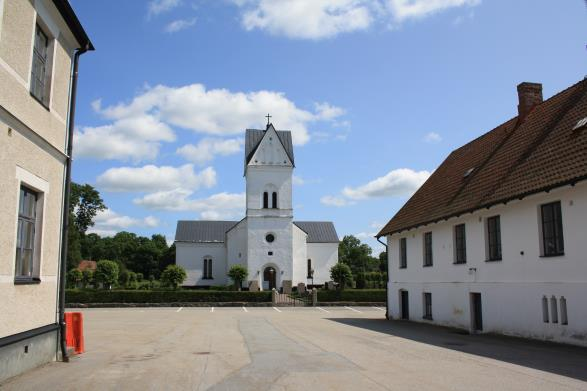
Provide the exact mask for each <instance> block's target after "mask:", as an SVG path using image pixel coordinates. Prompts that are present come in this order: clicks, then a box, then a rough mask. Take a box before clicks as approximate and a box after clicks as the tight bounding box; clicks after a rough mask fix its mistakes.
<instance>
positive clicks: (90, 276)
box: [82, 269, 94, 288]
mask: <svg viewBox="0 0 587 391" xmlns="http://www.w3.org/2000/svg"><path fill="white" fill-rule="evenodd" d="M93 283H94V271H93V270H90V269H86V270H84V271H83V272H82V285H83V287H84V288H87V287H88V286H90V285H92V284H93Z"/></svg>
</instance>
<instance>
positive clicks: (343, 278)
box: [330, 262, 353, 289]
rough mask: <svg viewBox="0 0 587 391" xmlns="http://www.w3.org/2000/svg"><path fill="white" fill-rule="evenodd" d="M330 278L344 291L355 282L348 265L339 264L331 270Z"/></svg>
mask: <svg viewBox="0 0 587 391" xmlns="http://www.w3.org/2000/svg"><path fill="white" fill-rule="evenodd" d="M330 278H332V280H333V281H334V282H336V283H338V287H339V289H344V288H345V286H346V285H347V284H348V283H350V282H351V281H352V280H353V274H352V273H351V268H350V267H349V266H348V265H347V264H345V263H342V262H338V263H337V264H336V265H334V266H332V267H331V268H330Z"/></svg>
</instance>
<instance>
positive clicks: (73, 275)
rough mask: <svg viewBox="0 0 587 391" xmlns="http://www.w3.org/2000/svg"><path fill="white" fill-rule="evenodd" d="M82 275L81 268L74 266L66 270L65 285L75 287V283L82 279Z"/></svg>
mask: <svg viewBox="0 0 587 391" xmlns="http://www.w3.org/2000/svg"><path fill="white" fill-rule="evenodd" d="M82 278H83V275H82V272H81V270H79V269H77V268H75V269H71V270H70V271H69V272H67V285H68V286H70V287H71V288H75V287H76V286H77V284H78V283H79V282H80V281H81V280H82Z"/></svg>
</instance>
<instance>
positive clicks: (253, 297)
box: [65, 289, 271, 304]
mask: <svg viewBox="0 0 587 391" xmlns="http://www.w3.org/2000/svg"><path fill="white" fill-rule="evenodd" d="M65 301H66V302H67V303H79V304H89V303H106V304H108V303H139V304H142V303H202V302H210V303H223V302H224V303H226V302H254V303H267V302H271V292H269V291H263V292H239V291H220V292H218V291H207V290H201V291H199V290H198V291H194V290H176V291H172V290H165V291H163V290H160V291H145V290H111V291H103V290H69V289H68V290H67V291H66V293H65Z"/></svg>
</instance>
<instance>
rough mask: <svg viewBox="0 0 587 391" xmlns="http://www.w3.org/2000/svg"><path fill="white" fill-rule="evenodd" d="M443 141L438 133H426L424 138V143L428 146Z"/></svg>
mask: <svg viewBox="0 0 587 391" xmlns="http://www.w3.org/2000/svg"><path fill="white" fill-rule="evenodd" d="M441 141H442V137H440V135H439V134H438V133H436V132H429V133H426V135H425V136H424V142H426V143H428V144H436V143H439V142H441Z"/></svg>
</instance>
